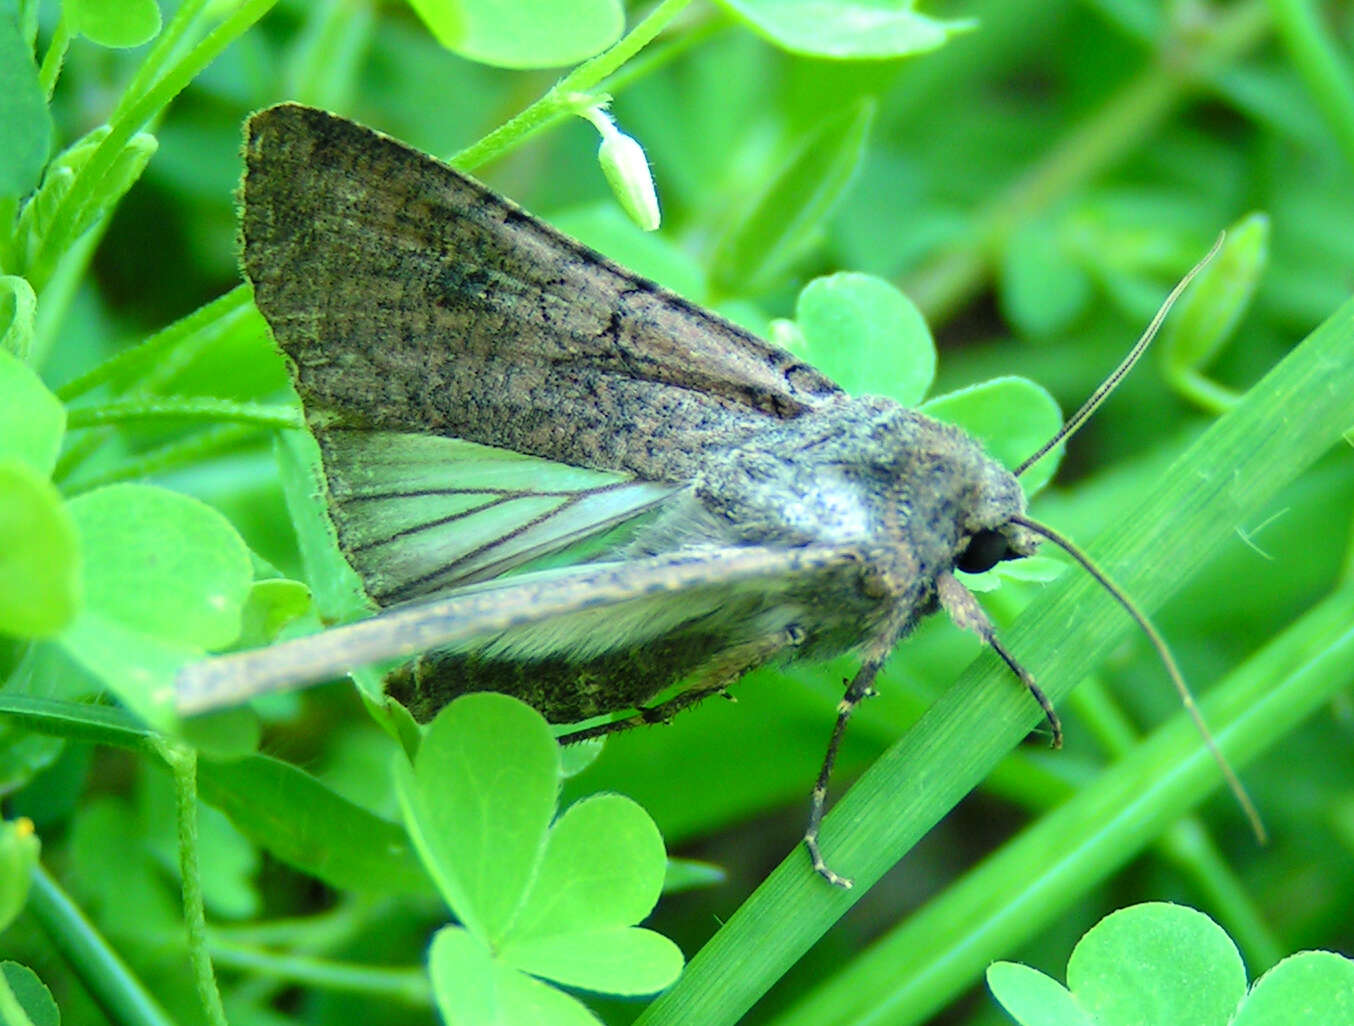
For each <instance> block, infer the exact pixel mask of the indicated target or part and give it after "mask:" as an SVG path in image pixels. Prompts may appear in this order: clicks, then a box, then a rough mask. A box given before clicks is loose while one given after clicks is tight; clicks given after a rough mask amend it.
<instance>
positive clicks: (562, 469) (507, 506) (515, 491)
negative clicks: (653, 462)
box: [316, 429, 681, 606]
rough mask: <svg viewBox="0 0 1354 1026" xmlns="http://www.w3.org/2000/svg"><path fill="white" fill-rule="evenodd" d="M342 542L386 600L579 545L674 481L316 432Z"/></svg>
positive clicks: (464, 448)
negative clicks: (661, 480)
mask: <svg viewBox="0 0 1354 1026" xmlns="http://www.w3.org/2000/svg"><path fill="white" fill-rule="evenodd" d="M316 437H317V439H318V441H319V444H320V453H321V457H322V460H323V463H324V471H325V478H326V481H327V484H328V487H329V498H330V502H329V510H330V516H331V517H332V518H333V521H334V526H335V529H336V530H337V532H338V537H339V544H340V546H341V547H342V549H343V552H344V555H345V556H346V557H347V559H348V561H349V563H350V564H351V565H352V567H353V569H354V570H356V571H357V573H358V575H359V576H360V577H361V578H362V582H363V585H364V587H365V589H366V591H367V594H368V595H369V596H370V597H371V598H372V599H373V600H374V601H376V602H377V603H378V604H380V605H382V606H389V605H393V604H396V603H401V602H407V601H409V600H411V599H416V598H421V597H425V596H428V595H432V594H435V593H438V592H442V591H446V590H447V589H449V588H453V587H457V586H459V585H464V584H470V583H473V582H475V581H482V580H486V579H488V578H491V577H494V576H497V575H498V574H502V573H505V572H506V571H508V570H513V569H516V568H518V567H521V566H523V565H524V564H527V563H530V562H532V561H535V560H540V559H544V558H547V557H550V556H558V555H559V554H561V553H563V552H564V551H565V550H572V549H577V550H579V551H575V552H572V553H571V554H570V555H571V556H572V558H571V559H570V561H577V560H578V559H581V558H584V557H585V556H586V555H587V554H588V553H587V551H586V549H583V548H582V546H583V545H584V543H586V542H588V541H589V540H594V539H598V538H599V537H600V536H603V535H607V534H609V533H610V532H612V531H613V530H614V529H616V528H618V527H619V526H620V525H623V524H625V523H627V522H629V521H633V520H635V519H636V518H637V517H640V516H642V515H643V514H644V513H646V512H648V511H650V510H652V509H654V508H655V507H656V506H658V505H660V504H661V503H662V502H663V501H664V500H666V499H668V498H670V497H671V496H673V495H675V494H676V493H678V492H679V491H681V486H679V485H673V484H663V483H655V482H651V481H639V480H635V479H634V478H633V476H632V475H629V474H623V473H608V472H604V471H595V470H584V469H580V468H577V467H570V466H566V465H564V464H561V463H554V462H551V461H549V460H543V459H539V458H537V457H533V456H524V455H522V454H521V453H516V452H512V451H510V450H506V449H496V448H493V447H491V446H485V445H477V444H475V443H473V442H466V441H462V440H460V439H455V438H441V437H438V436H436V435H422V434H404V433H398V432H389V431H362V430H342V429H331V430H320V431H317V432H316Z"/></svg>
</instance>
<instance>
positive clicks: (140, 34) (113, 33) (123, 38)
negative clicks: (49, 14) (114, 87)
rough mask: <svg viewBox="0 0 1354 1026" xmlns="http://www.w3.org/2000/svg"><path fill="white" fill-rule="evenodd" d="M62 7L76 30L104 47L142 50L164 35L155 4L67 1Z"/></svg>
mask: <svg viewBox="0 0 1354 1026" xmlns="http://www.w3.org/2000/svg"><path fill="white" fill-rule="evenodd" d="M62 7H63V9H64V11H65V14H66V17H67V18H69V19H70V20H71V24H72V26H73V27H74V29H75V30H76V31H77V32H79V33H80V34H81V35H82V36H85V37H86V38H88V39H91V40H93V41H94V42H96V43H98V44H99V45H100V46H109V47H118V48H123V47H131V46H140V45H141V44H142V43H147V42H150V40H152V39H154V38H155V36H156V35H157V34H158V33H159V31H160V8H159V7H157V6H156V5H155V0H64V3H63V4H62Z"/></svg>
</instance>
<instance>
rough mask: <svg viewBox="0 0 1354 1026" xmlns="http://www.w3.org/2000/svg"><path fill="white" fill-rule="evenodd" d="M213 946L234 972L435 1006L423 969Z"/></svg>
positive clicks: (227, 943)
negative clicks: (362, 963) (377, 965)
mask: <svg viewBox="0 0 1354 1026" xmlns="http://www.w3.org/2000/svg"><path fill="white" fill-rule="evenodd" d="M210 943H211V951H212V955H213V957H214V958H215V959H216V962H217V964H219V965H222V966H229V967H230V968H232V969H240V970H250V971H252V972H255V973H260V974H263V975H265V976H271V977H275V978H276V979H278V980H281V981H284V982H286V983H289V984H295V985H297V986H303V987H316V988H319V989H323V990H333V991H342V992H347V993H353V994H367V995H370V996H372V997H378V998H384V999H388V1000H394V1001H399V1002H401V1003H403V1004H406V1005H411V1006H415V1007H419V1006H421V1007H427V1006H429V1005H431V1004H432V989H431V987H430V986H429V983H428V974H427V973H426V972H425V971H424V969H423V968H422V967H421V966H419V967H410V968H408V969H394V968H380V969H376V968H372V967H371V966H365V965H358V964H356V963H352V962H337V961H333V960H331V959H324V958H314V957H312V956H309V955H293V954H286V953H281V952H275V951H266V950H264V949H262V948H258V947H254V946H253V945H249V944H240V943H236V942H232V941H226V940H222V939H220V938H214V939H213V940H212V941H211V942H210Z"/></svg>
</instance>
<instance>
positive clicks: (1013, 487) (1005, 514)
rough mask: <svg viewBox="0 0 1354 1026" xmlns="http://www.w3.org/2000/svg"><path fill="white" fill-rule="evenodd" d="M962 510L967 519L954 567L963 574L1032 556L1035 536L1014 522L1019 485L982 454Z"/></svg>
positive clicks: (1021, 502)
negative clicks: (965, 513) (971, 487)
mask: <svg viewBox="0 0 1354 1026" xmlns="http://www.w3.org/2000/svg"><path fill="white" fill-rule="evenodd" d="M963 508H964V509H965V510H966V512H967V516H966V517H965V523H964V524H963V525H962V528H963V533H962V534H961V535H960V536H959V539H958V547H957V549H956V551H955V559H954V565H955V566H956V567H957V568H958V569H960V570H963V571H964V572H965V573H970V574H980V573H983V572H984V571H987V570H991V569H992V568H993V567H994V566H996V565H997V564H998V563H1001V562H1003V561H1005V560H1008V559H1024V558H1025V557H1026V556H1032V555H1034V553H1035V550H1036V549H1038V547H1039V537H1038V535H1036V534H1034V533H1033V532H1031V531H1030V530H1029V529H1028V528H1027V527H1025V526H1024V525H1023V524H1021V523H1019V522H1018V518H1019V517H1020V516H1021V515H1022V514H1023V513H1024V512H1025V495H1024V492H1023V491H1022V490H1021V488H1020V483H1019V482H1018V481H1017V480H1016V478H1015V475H1014V474H1012V473H1011V472H1010V471H1008V470H1007V469H1006V468H1005V467H1002V466H1000V465H999V464H997V463H996V462H995V461H993V460H991V459H990V458H989V457H987V456H986V455H984V456H983V457H982V467H981V470H980V472H979V473H978V474H977V475H976V480H975V481H974V483H973V492H972V494H970V495H969V496H968V497H966V499H965V501H964V504H963Z"/></svg>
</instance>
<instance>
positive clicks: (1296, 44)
mask: <svg viewBox="0 0 1354 1026" xmlns="http://www.w3.org/2000/svg"><path fill="white" fill-rule="evenodd" d="M1269 10H1270V14H1271V15H1272V16H1273V18H1274V25H1275V28H1276V29H1277V30H1278V33H1279V38H1280V39H1281V40H1282V41H1283V45H1284V47H1285V48H1286V49H1287V50H1288V55H1289V57H1290V58H1291V60H1292V62H1293V67H1294V68H1295V69H1297V72H1298V74H1299V75H1300V76H1301V78H1302V81H1303V82H1304V83H1305V84H1306V86H1307V90H1308V92H1310V93H1311V94H1312V99H1313V100H1314V101H1315V102H1316V106H1317V108H1318V109H1319V110H1320V111H1321V113H1322V114H1323V115H1324V116H1325V118H1326V124H1327V126H1328V127H1329V128H1330V130H1331V134H1332V135H1333V136H1334V137H1335V143H1336V145H1337V146H1339V147H1340V150H1341V152H1342V153H1343V154H1344V157H1345V161H1346V162H1347V163H1348V164H1349V165H1350V167H1351V168H1354V75H1351V74H1350V71H1349V62H1348V60H1347V59H1343V58H1341V56H1340V52H1339V50H1338V49H1337V48H1336V45H1335V43H1334V41H1333V40H1331V38H1330V36H1329V34H1328V33H1327V32H1326V31H1325V29H1324V28H1323V26H1322V24H1321V17H1320V14H1319V13H1318V11H1317V9H1316V5H1315V4H1313V3H1311V2H1310V0H1269Z"/></svg>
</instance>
